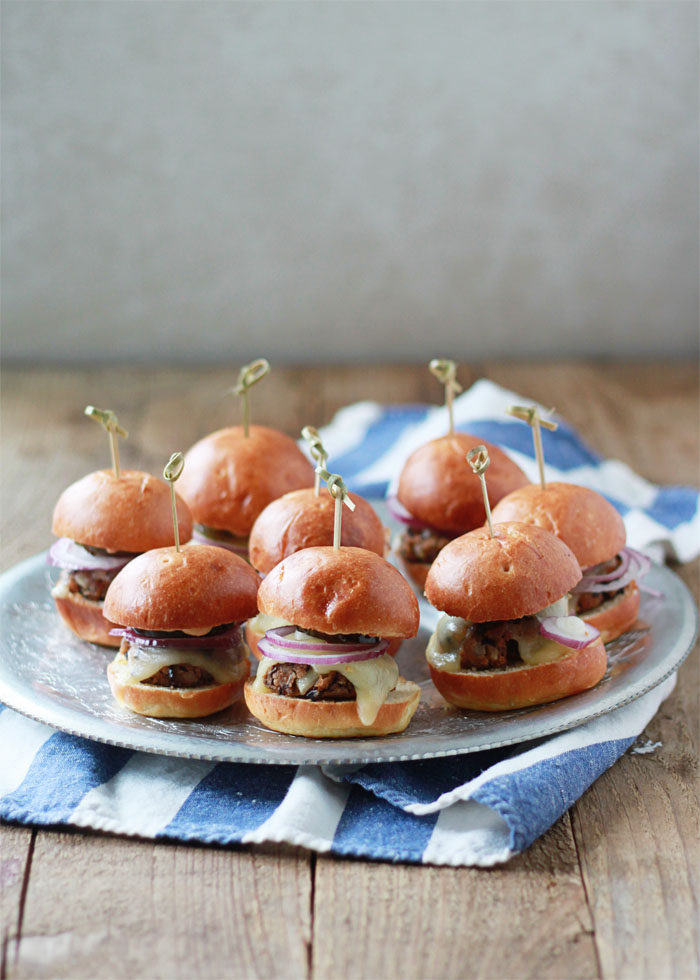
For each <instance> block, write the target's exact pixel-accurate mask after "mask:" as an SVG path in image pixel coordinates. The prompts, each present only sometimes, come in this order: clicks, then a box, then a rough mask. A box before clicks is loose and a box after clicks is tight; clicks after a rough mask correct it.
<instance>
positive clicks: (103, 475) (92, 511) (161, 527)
mask: <svg viewBox="0 0 700 980" xmlns="http://www.w3.org/2000/svg"><path fill="white" fill-rule="evenodd" d="M176 499H177V516H178V522H179V528H180V541H189V539H190V538H191V537H192V515H191V513H190V510H189V507H188V506H187V504H185V502H184V500H182V499H181V498H180V497H179V496H177V495H176ZM52 530H53V533H54V534H55V535H56V536H57V537H59V538H72V539H73V541H77V542H78V543H79V544H83V545H84V544H87V545H90V546H91V547H93V548H104V549H105V550H107V551H131V552H139V551H148V550H149V549H150V548H164V547H167V546H168V545H170V544H173V543H174V540H175V539H174V532H173V516H172V508H171V504H170V488H169V487H168V485H167V483H165V481H164V480H159V479H158V478H157V477H155V476H151V474H150V473H142V472H140V471H139V470H122V472H121V475H120V477H119V479H117V478H116V477H115V476H114V473H113V472H112V471H111V470H98V471H97V472H95V473H88V474H87V476H84V477H83V478H82V480H78V481H77V483H71V485H70V486H69V487H66V489H65V490H64V491H63V493H62V494H61V496H60V497H59V498H58V502H57V504H56V507H55V508H54V512H53V525H52Z"/></svg>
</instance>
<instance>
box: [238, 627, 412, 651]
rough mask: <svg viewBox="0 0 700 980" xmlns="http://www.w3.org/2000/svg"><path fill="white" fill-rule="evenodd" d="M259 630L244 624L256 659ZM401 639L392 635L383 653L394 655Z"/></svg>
mask: <svg viewBox="0 0 700 980" xmlns="http://www.w3.org/2000/svg"><path fill="white" fill-rule="evenodd" d="M264 635H265V634H264V633H261V632H260V631H259V630H255V629H253V627H252V626H251V621H248V622H247V623H246V624H245V641H246V643H247V644H248V646H249V647H250V652H251V653H252V654H254V656H255V657H257V659H258V660H260V659H261V658H262V653H261V652H260V650H259V649H258V640H259V639H260V638H261V637H262V636H264ZM402 642H403V640H402V638H401V637H400V636H394V637H392V638H391V639H390V640H389V646H388V647H387V648H386V650H385V651H384V653H388V654H389V656H390V657H395V656H396V654H397V653H398V652H399V649H400V647H401V644H402Z"/></svg>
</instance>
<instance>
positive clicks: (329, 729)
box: [244, 677, 420, 738]
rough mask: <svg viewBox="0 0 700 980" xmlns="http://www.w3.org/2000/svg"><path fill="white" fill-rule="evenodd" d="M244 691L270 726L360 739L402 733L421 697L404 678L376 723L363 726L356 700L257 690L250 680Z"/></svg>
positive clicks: (309, 735) (310, 735)
mask: <svg viewBox="0 0 700 980" xmlns="http://www.w3.org/2000/svg"><path fill="white" fill-rule="evenodd" d="M244 693H245V701H246V704H247V705H248V709H249V711H250V712H251V714H253V715H254V716H255V717H256V718H258V719H259V720H260V721H262V723H263V724H264V725H265V726H266V727H267V728H271V729H272V730H273V731H275V732H283V733H284V734H286V735H304V736H306V737H307V738H357V737H364V736H366V735H391V734H393V733H395V732H402V731H404V729H405V728H406V727H407V725H408V723H409V722H410V720H411V718H412V717H413V714H414V712H415V710H416V708H417V707H418V701H419V700H420V688H419V687H418V685H417V684H414V683H413V682H412V681H407V680H405V679H404V678H403V677H400V678H399V681H398V683H397V685H396V687H395V688H394V690H393V691H390V692H389V694H388V695H387V698H386V701H385V702H384V704H383V705H382V706H381V708H380V709H379V713H378V714H377V717H376V718H375V720H374V721H373V722H372V724H371V725H363V724H362V722H361V721H360V719H359V716H358V713H357V702H356V701H306V700H304V699H303V698H288V697H284V696H281V695H279V694H274V693H273V692H271V691H270V692H261V691H256V690H254V688H253V682H252V681H248V682H247V683H246V685H245V691H244Z"/></svg>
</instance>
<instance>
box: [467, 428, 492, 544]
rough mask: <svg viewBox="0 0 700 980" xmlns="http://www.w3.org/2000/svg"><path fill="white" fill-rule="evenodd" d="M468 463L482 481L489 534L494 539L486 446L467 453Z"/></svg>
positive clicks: (488, 461) (488, 460) (476, 447)
mask: <svg viewBox="0 0 700 980" xmlns="http://www.w3.org/2000/svg"><path fill="white" fill-rule="evenodd" d="M467 462H468V463H469V465H470V466H471V468H472V469H473V470H474V472H475V473H476V475H477V476H478V477H479V479H480V480H481V492H482V493H483V495H484V509H485V510H486V520H487V521H488V525H489V534H490V535H491V537H493V523H492V521H491V504H490V503H489V494H488V490H487V489H486V470H487V469H488V468H489V463H490V462H491V460H490V459H489V451H488V449H487V448H486V446H474V448H473V449H470V450H469V452H468V453H467Z"/></svg>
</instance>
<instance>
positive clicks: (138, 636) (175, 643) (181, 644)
mask: <svg viewBox="0 0 700 980" xmlns="http://www.w3.org/2000/svg"><path fill="white" fill-rule="evenodd" d="M109 632H110V636H121V637H123V638H124V639H125V640H127V641H128V642H129V643H131V644H133V646H137V647H143V648H144V649H146V650H155V649H157V648H160V649H163V650H172V649H174V648H176V649H180V650H182V649H186V650H197V649H199V650H213V649H217V650H219V649H224V648H225V647H232V646H236V645H237V644H238V643H239V642H240V638H241V629H240V626H238V625H235V626H232V627H231V628H230V629H228V630H226V631H225V632H223V633H215V634H214V635H213V636H212V635H211V634H209V633H205V634H204V636H144V635H143V634H142V633H139V632H137V631H136V630H135V629H131V628H130V627H128V626H125V627H117V628H116V629H112V630H110V631H109Z"/></svg>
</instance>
